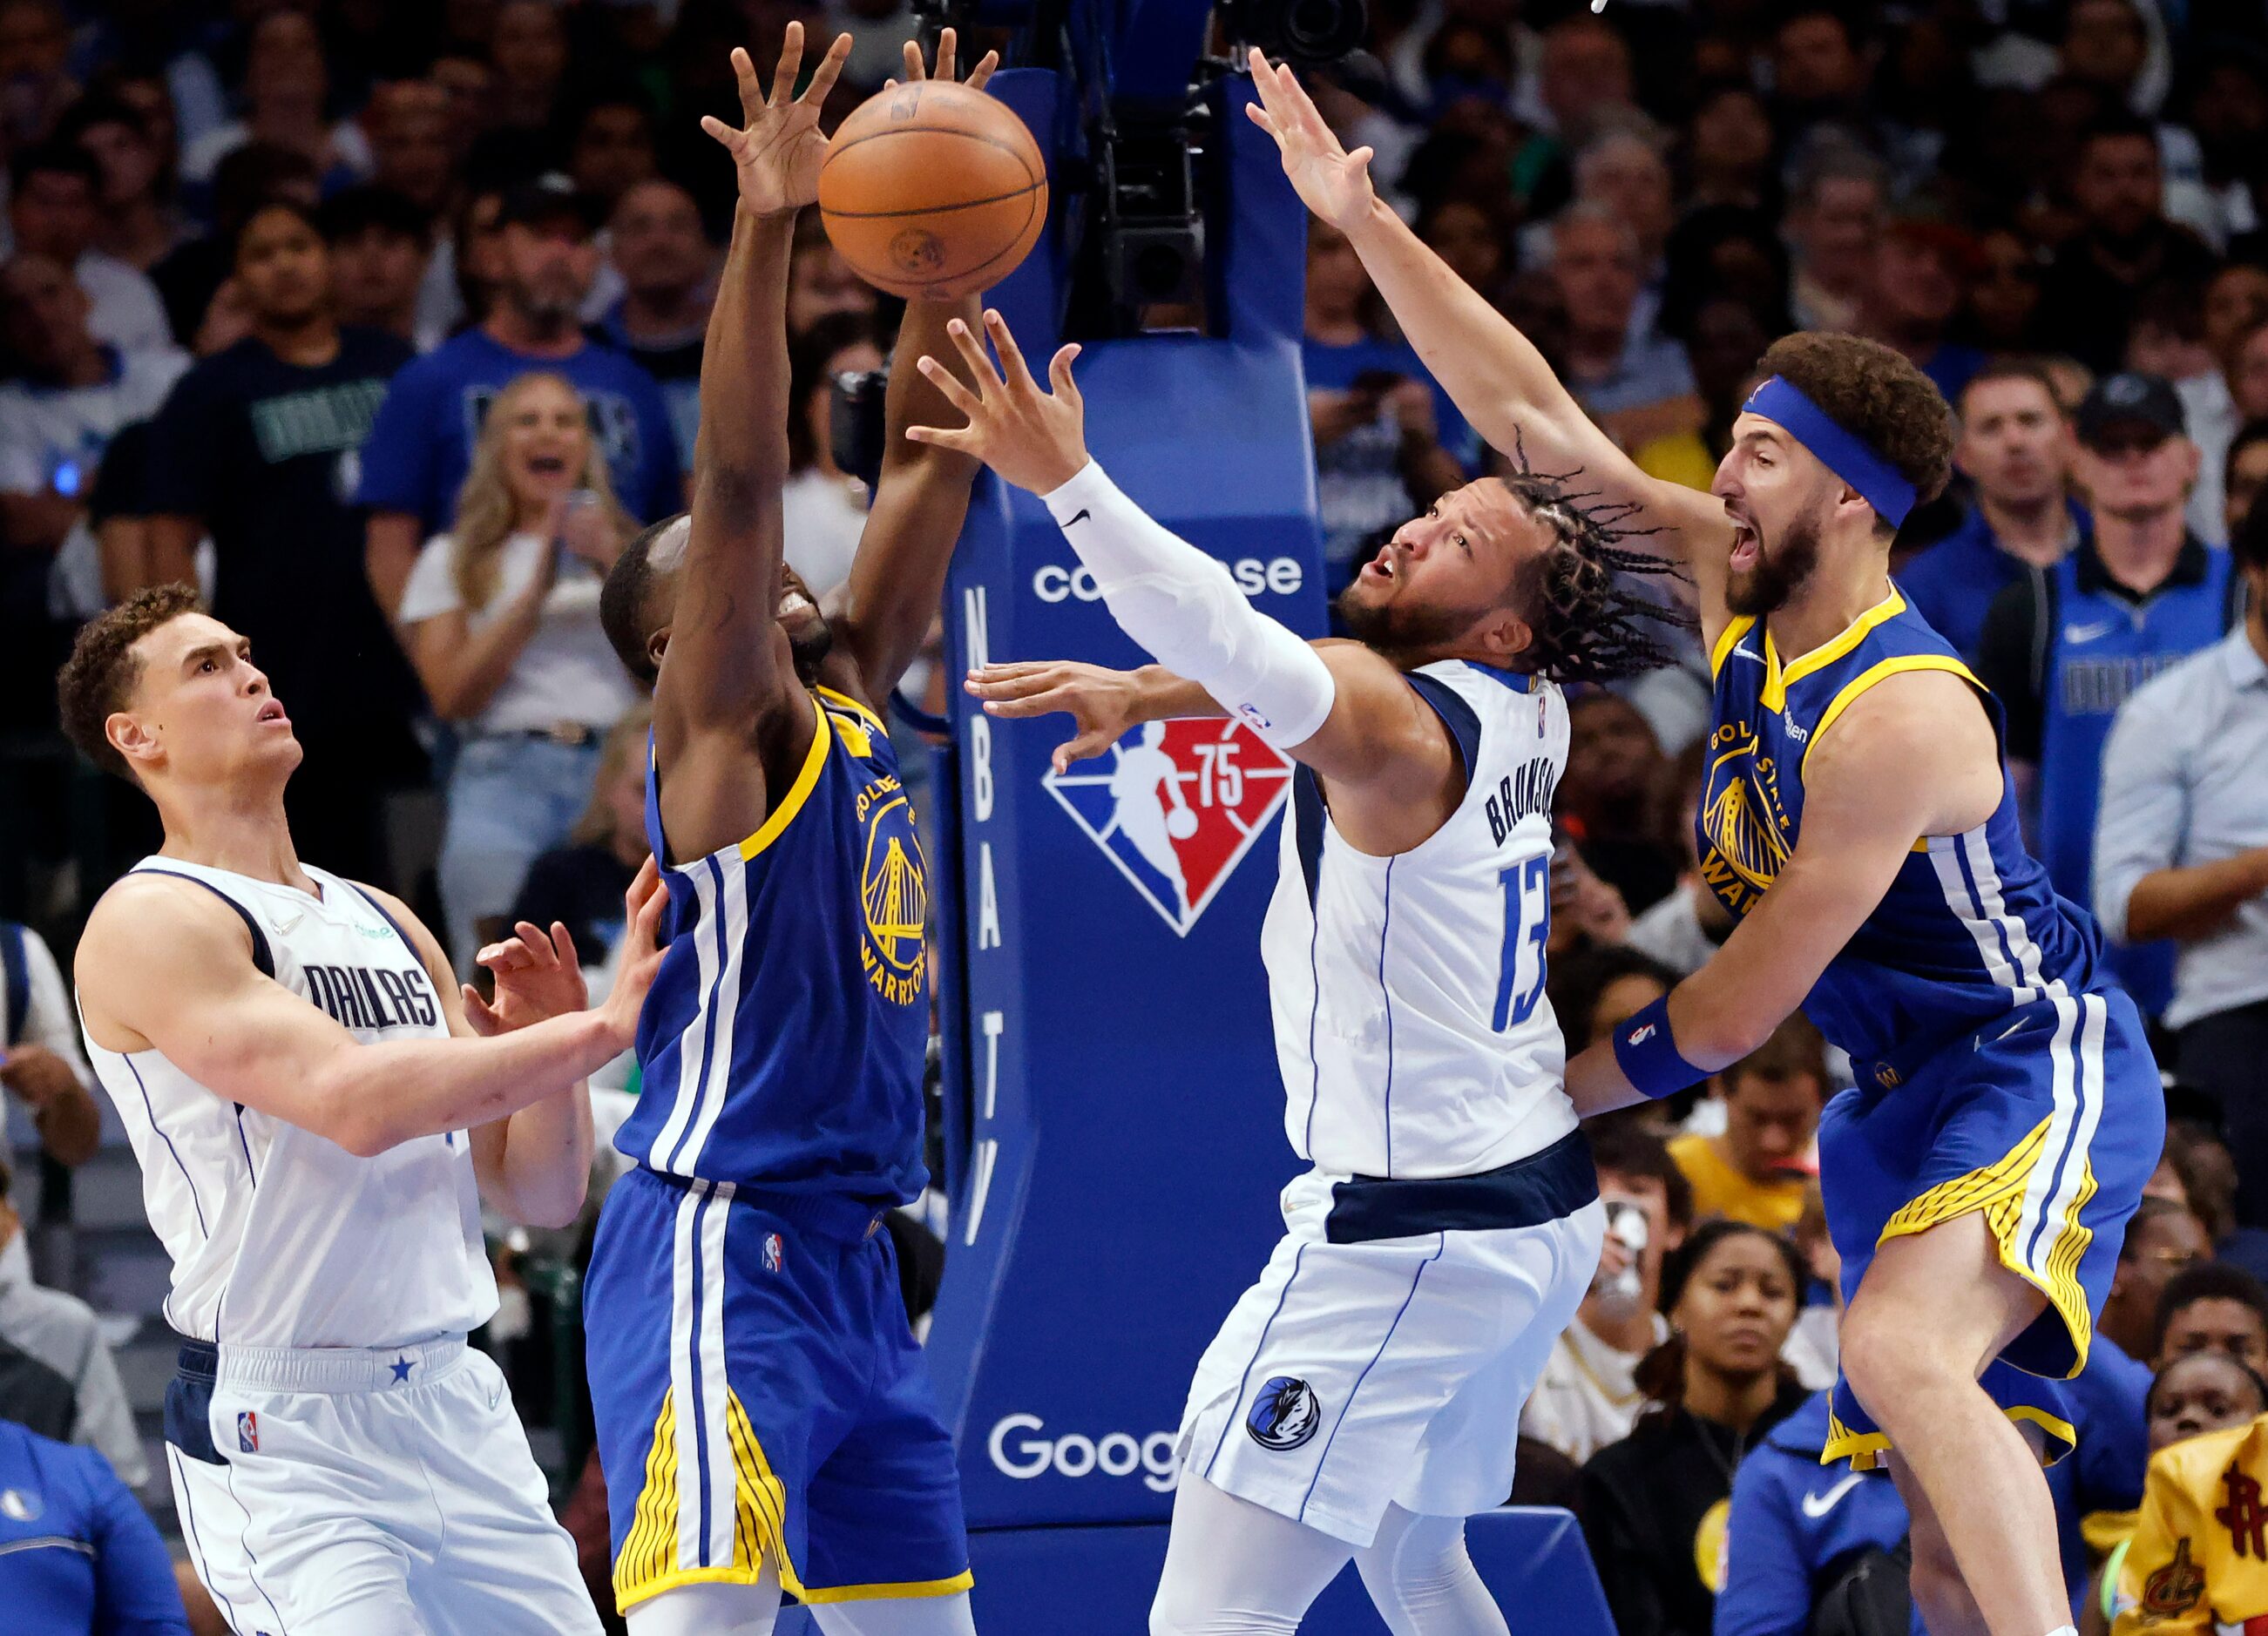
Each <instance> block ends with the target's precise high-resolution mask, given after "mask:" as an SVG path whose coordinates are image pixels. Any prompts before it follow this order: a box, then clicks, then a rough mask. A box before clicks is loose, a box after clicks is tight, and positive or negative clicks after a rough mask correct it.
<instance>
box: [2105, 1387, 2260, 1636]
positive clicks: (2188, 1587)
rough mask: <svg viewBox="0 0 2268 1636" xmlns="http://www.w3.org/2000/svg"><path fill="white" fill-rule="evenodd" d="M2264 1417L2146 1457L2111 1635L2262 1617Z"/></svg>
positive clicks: (2229, 1624)
mask: <svg viewBox="0 0 2268 1636" xmlns="http://www.w3.org/2000/svg"><path fill="white" fill-rule="evenodd" d="M2263 1478H2268V1414H2264V1415H2260V1416H2258V1417H2257V1418H2256V1419H2253V1420H2249V1421H2246V1422H2245V1423H2243V1424H2242V1425H2240V1426H2235V1427H2230V1428H2229V1429H2228V1430H2226V1431H2216V1432H2207V1433H2205V1434H2202V1435H2200V1436H2196V1437H2189V1438H2184V1439H2183V1440H2181V1441H2179V1442H2174V1443H2171V1444H2169V1446H2168V1447H2167V1448H2165V1449H2162V1450H2161V1451H2160V1452H2158V1453H2157V1454H2154V1455H2153V1456H2151V1457H2150V1469H2149V1476H2148V1478H2147V1480H2146V1481H2145V1483H2144V1486H2143V1496H2142V1514H2141V1516H2140V1519H2139V1521H2138V1522H2136V1524H2135V1527H2134V1538H2133V1543H2132V1544H2131V1545H2129V1546H2128V1548H2127V1552H2126V1557H2125V1560H2124V1562H2123V1563H2122V1564H2121V1566H2120V1567H2119V1571H2118V1581H2117V1583H2118V1588H2117V1621H2116V1623H2115V1624H2114V1625H2113V1626H2112V1629H2113V1630H2115V1631H2116V1632H2117V1636H2139V1632H2145V1631H2161V1632H2162V1631H2175V1630H2194V1631H2212V1630H2242V1629H2244V1628H2246V1627H2247V1625H2252V1624H2257V1623H2258V1621H2259V1619H2260V1618H2261V1617H2262V1616H2264V1615H2268V1571H2264V1569H2263V1566H2262V1558H2263V1556H2264V1554H2268V1553H2263V1552H2258V1551H2256V1550H2253V1549H2251V1548H2250V1546H2251V1541H2252V1540H2253V1539H2254V1538H2255V1537H2257V1536H2258V1535H2259V1534H2260V1532H2261V1530H2262V1525H2263V1522H2264V1521H2268V1519H2264V1518H2263V1516H2262V1515H2261V1511H2260V1493H2261V1485H2262V1480H2263Z"/></svg>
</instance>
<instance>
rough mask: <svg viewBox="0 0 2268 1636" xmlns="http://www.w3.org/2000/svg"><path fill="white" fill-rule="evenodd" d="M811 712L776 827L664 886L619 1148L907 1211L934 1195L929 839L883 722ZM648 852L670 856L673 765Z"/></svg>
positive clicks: (823, 706)
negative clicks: (926, 1078)
mask: <svg viewBox="0 0 2268 1636" xmlns="http://www.w3.org/2000/svg"><path fill="white" fill-rule="evenodd" d="M812 708H813V710H814V714H815V715H816V716H817V718H818V725H817V730H815V731H814V733H813V734H812V739H811V749H810V751H809V752H808V753H807V754H806V756H805V757H804V759H803V764H802V766H801V767H799V769H798V770H797V773H796V775H795V779H794V781H793V782H792V784H791V785H790V786H789V787H788V789H787V791H786V793H785V794H784V796H780V797H779V799H778V800H777V803H776V804H775V805H774V806H773V808H772V812H771V816H770V818H766V819H765V820H764V824H763V826H762V828H761V829H759V830H757V831H756V833H755V834H753V835H751V836H749V837H748V838H747V840H743V841H740V842H738V843H737V844H735V845H733V846H729V847H722V848H720V849H719V850H718V851H716V852H712V853H711V854H709V855H707V856H706V857H699V858H690V859H681V860H679V861H677V862H674V863H673V864H672V865H671V866H670V867H669V868H668V869H666V870H664V872H663V879H664V880H665V881H666V883H667V884H668V888H669V910H668V922H667V923H668V928H669V933H670V943H669V948H668V950H667V951H666V953H665V954H664V955H663V957H662V963H661V971H660V973H659V975H658V976H657V977H656V978H655V979H654V984H653V991H652V994H649V995H648V996H647V997H646V1002H645V1009H644V1013H643V1014H642V1015H641V1016H639V1018H638V1031H637V1060H638V1065H639V1069H640V1073H641V1076H642V1080H643V1089H642V1090H641V1091H640V1093H639V1096H638V1105H637V1111H636V1112H634V1113H633V1114H632V1115H631V1116H630V1119H629V1120H628V1121H627V1122H626V1123H625V1124H624V1125H623V1126H622V1131H621V1133H620V1134H619V1135H617V1136H616V1137H615V1146H616V1147H618V1148H621V1149H622V1152H623V1153H624V1154H625V1155H628V1156H629V1157H630V1158H632V1159H634V1160H636V1161H637V1163H640V1164H643V1165H644V1166H646V1167H647V1168H648V1169H650V1170H656V1171H658V1172H659V1173H661V1174H662V1175H665V1176H676V1177H685V1178H688V1179H695V1180H701V1181H708V1182H731V1183H733V1184H736V1185H750V1186H761V1187H763V1188H766V1189H768V1190H770V1191H772V1192H830V1193H842V1194H847V1195H851V1196H852V1197H855V1198H858V1199H867V1200H873V1201H879V1202H886V1203H893V1204H895V1203H902V1202H904V1201H906V1200H908V1199H913V1198H915V1197H916V1196H917V1195H918V1194H919V1193H920V1192H921V1190H922V1188H923V1187H924V1185H926V1182H927V1173H926V1172H925V1171H924V1169H923V1165H922V1157H921V1152H922V1089H921V1084H922V1060H923V1053H924V1048H925V1046H926V1045H927V1042H928V1038H929V969H928V954H927V950H926V945H925V944H924V941H923V932H924V922H925V921H926V920H927V918H928V909H929V899H928V884H927V877H926V875H925V872H924V866H923V860H922V851H921V842H920V840H918V839H917V836H916V834H915V830H914V815H913V811H912V809H911V808H910V807H909V805H908V803H907V799H906V792H905V789H904V788H903V786H902V784H901V783H900V781H899V779H898V761H897V756H896V753H895V752H894V751H893V750H892V749H891V747H890V741H889V737H888V736H887V733H886V732H885V731H884V730H883V726H882V723H881V722H880V719H879V718H877V717H876V716H875V715H874V714H873V712H872V711H871V710H869V709H867V708H865V706H864V705H861V704H858V703H856V702H855V701H852V700H851V699H849V698H847V697H845V696H844V695H843V694H841V693H835V692H832V691H830V690H828V689H826V688H821V689H820V690H819V693H818V696H817V697H816V698H815V699H814V701H813V707H812ZM646 839H647V840H648V841H649V842H650V843H651V844H652V847H653V852H654V855H655V856H656V857H657V858H663V859H666V858H668V857H670V853H669V851H668V849H667V842H666V840H665V838H664V836H663V834H662V827H661V806H660V772H659V769H658V768H654V769H652V770H650V771H649V774H648V776H647V781H646Z"/></svg>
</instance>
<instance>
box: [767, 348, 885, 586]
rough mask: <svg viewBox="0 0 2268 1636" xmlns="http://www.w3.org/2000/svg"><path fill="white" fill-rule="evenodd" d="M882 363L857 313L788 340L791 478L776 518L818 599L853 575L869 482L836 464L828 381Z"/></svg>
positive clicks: (792, 561)
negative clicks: (784, 530) (852, 566)
mask: <svg viewBox="0 0 2268 1636" xmlns="http://www.w3.org/2000/svg"><path fill="white" fill-rule="evenodd" d="M882 363H883V358H882V352H881V348H879V347H877V346H876V345H875V344H874V341H873V334H872V332H871V328H870V326H869V325H868V323H867V320H866V319H865V316H864V315H863V314H859V313H853V312H834V313H829V314H828V316H827V317H825V318H822V319H820V320H819V321H818V322H817V323H816V324H814V325H813V326H811V327H810V328H809V329H807V330H806V331H805V332H804V333H803V334H801V335H799V336H798V337H797V338H796V339H795V340H794V341H791V342H790V343H789V345H788V402H789V404H790V406H791V407H790V408H789V410H788V423H787V466H788V480H787V484H786V487H785V488H783V489H782V490H781V491H780V516H781V519H782V522H783V525H784V527H785V529H786V535H787V561H788V565H789V566H790V567H791V568H792V569H795V571H796V572H797V573H798V574H799V575H801V576H803V583H805V584H806V585H808V586H809V587H810V588H811V594H812V595H813V596H814V597H817V598H821V599H822V600H823V599H824V598H826V596H827V594H828V592H829V591H833V590H835V588H836V586H838V585H840V584H842V583H843V581H844V580H846V579H848V578H849V577H850V576H851V559H852V558H853V557H855V556H856V555H857V554H858V539H859V536H860V535H861V534H862V533H864V532H865V527H866V500H867V495H866V485H865V483H863V482H861V481H859V480H858V479H857V478H855V477H853V476H851V474H850V473H847V472H845V471H843V469H842V467H840V466H836V464H835V439H834V417H833V406H834V393H833V384H834V382H835V381H836V379H837V378H840V377H842V376H844V375H858V374H865V372H867V371H868V370H879V369H880V368H881V367H882Z"/></svg>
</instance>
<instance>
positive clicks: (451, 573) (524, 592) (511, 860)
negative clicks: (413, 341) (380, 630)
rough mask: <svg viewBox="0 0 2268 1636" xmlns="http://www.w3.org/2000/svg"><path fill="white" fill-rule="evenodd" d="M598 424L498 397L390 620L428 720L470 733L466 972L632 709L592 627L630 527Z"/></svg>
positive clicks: (460, 946)
mask: <svg viewBox="0 0 2268 1636" xmlns="http://www.w3.org/2000/svg"><path fill="white" fill-rule="evenodd" d="M592 422H593V416H592V415H591V414H590V412H589V410H588V407H587V406H586V405H585V403H584V401H583V400H582V398H581V397H580V396H579V395H578V394H577V392H576V391H575V388H574V386H573V385H572V384H571V382H570V381H568V380H567V379H566V378H564V377H563V376H559V375H555V374H552V373H550V372H549V371H548V370H542V371H532V372H530V373H528V374H525V375H522V376H519V378H516V379H515V380H513V381H512V384H511V385H507V386H506V387H505V388H504V390H503V391H502V392H498V393H497V396H496V398H495V400H493V401H492V402H491V403H490V406H489V413H488V415H487V417H486V419H485V420H484V421H483V422H482V427H481V437H480V442H479V443H478V444H476V445H475V448H474V451H473V462H472V470H471V472H470V473H468V475H467V477H466V479H465V485H464V490H463V493H462V494H461V495H459V497H458V502H457V513H456V519H455V523H454V525H453V528H452V530H451V532H448V533H446V534H443V535H441V536H439V537H438V538H437V539H434V540H432V541H431V543H430V544H428V545H427V546H426V547H425V548H424V550H423V551H422V552H421V553H419V554H418V557H417V563H416V568H415V569H413V570H412V571H411V573H410V576H409V583H408V584H407V586H406V587H405V588H404V590H403V591H402V593H401V608H400V610H399V612H398V613H397V614H396V616H395V617H396V618H397V620H399V621H400V623H401V627H402V630H403V632H404V635H405V638H406V641H407V642H408V646H409V653H410V657H411V659H412V661H413V662H414V663H415V664H416V667H417V675H418V679H420V680H421V681H423V683H424V686H425V695H426V697H427V698H428V699H430V700H431V701H432V704H433V710H434V714H435V715H438V716H439V717H440V718H441V719H442V720H443V721H446V722H450V723H454V724H455V725H456V726H457V727H458V729H459V730H460V735H461V738H460V743H459V745H458V748H457V755H456V759H455V760H454V761H453V763H452V764H451V767H450V770H449V788H448V804H449V818H448V827H447V830H446V832H445V833H444V834H443V836H442V839H441V861H440V877H441V906H442V909H443V911H444V919H445V920H446V922H447V926H448V933H449V947H450V951H451V953H452V954H453V957H455V959H456V962H457V967H458V969H459V970H460V971H469V970H471V969H472V966H473V957H474V955H475V953H476V952H477V951H478V950H479V949H480V946H481V945H482V943H486V942H489V941H490V940H491V939H492V938H493V937H494V936H495V935H497V927H496V925H495V924H493V923H494V922H497V921H500V920H501V918H502V916H503V915H504V913H505V912H506V911H507V910H509V909H510V908H511V906H512V899H514V898H516V897H517V896H518V895H519V887H520V883H521V881H522V880H523V879H524V878H525V877H526V876H527V867H528V865H529V864H530V863H532V862H534V860H535V859H536V857H537V856H538V855H541V854H542V853H544V852H546V851H549V849H550V848H551V847H554V846H556V845H557V844H558V843H559V842H560V841H561V840H564V839H565V838H566V836H567V833H568V832H569V831H570V830H571V828H572V827H573V826H574V824H575V821H576V818H577V817H578V815H579V814H580V813H581V812H582V811H584V809H585V807H586V806H587V805H588V804H589V803H590V799H591V788H592V783H593V780H594V779H595V778H596V777H597V775H598V770H599V753H600V739H601V738H603V737H605V735H606V733H607V731H608V729H609V728H611V727H612V726H613V725H614V724H615V723H616V722H617V721H619V720H621V719H622V713H623V712H624V711H625V710H627V709H629V708H630V705H631V704H632V703H633V702H635V701H636V699H637V688H636V686H635V684H634V683H632V682H631V681H630V679H629V677H627V676H626V675H625V674H624V673H623V671H622V666H621V664H619V663H618V662H617V661H616V660H615V655H614V650H613V649H611V648H610V647H608V643H607V639H606V635H605V633H604V632H602V631H601V630H600V628H599V588H600V584H601V583H603V582H604V581H605V578H606V575H607V570H608V569H610V568H612V567H613V566H614V564H615V558H616V557H618V556H620V555H621V554H622V547H623V545H624V544H625V543H626V542H627V541H628V540H629V539H630V535H631V534H633V533H635V532H637V525H636V524H635V523H634V522H632V520H631V519H630V517H629V515H628V514H627V513H625V512H624V511H623V510H622V507H621V506H620V505H618V504H617V503H615V497H614V490H613V488H611V486H610V484H609V481H608V473H607V462H606V457H605V454H604V452H603V451H602V450H601V449H600V445H599V443H598V440H597V438H596V437H595V436H594V435H593V423H592Z"/></svg>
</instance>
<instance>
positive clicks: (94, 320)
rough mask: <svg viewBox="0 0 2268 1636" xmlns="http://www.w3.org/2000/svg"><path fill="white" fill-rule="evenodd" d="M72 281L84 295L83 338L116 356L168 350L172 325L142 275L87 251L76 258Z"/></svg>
mask: <svg viewBox="0 0 2268 1636" xmlns="http://www.w3.org/2000/svg"><path fill="white" fill-rule="evenodd" d="M71 276H72V277H73V278H74V279H75V280H77V283H78V287H79V289H80V290H82V291H83V292H84V293H85V296H86V299H87V309H88V310H87V315H86V333H87V334H90V335H92V336H93V337H94V338H95V339H96V340H97V341H107V342H108V343H109V344H110V345H112V346H114V347H115V348H118V349H119V350H120V351H121V352H129V353H132V352H171V351H172V350H173V324H172V322H171V321H170V320H169V319H167V318H166V304H165V302H164V301H163V300H161V299H159V297H158V286H157V285H155V284H153V283H151V282H150V275H148V274H147V273H144V272H143V271H142V270H141V269H140V268H136V267H135V266H133V265H132V264H131V263H129V262H126V261H122V260H119V259H118V258H117V257H116V256H114V255H105V254H104V253H102V252H101V251H99V250H90V251H88V252H87V253H85V255H83V256H81V257H79V259H78V265H77V267H75V268H72V269H71Z"/></svg>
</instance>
